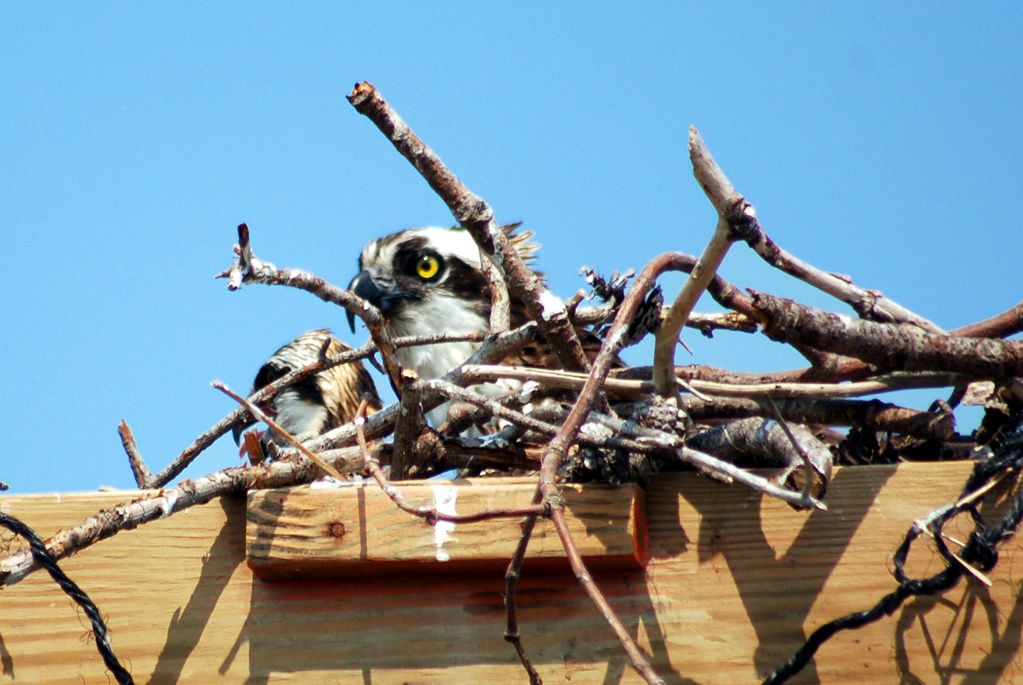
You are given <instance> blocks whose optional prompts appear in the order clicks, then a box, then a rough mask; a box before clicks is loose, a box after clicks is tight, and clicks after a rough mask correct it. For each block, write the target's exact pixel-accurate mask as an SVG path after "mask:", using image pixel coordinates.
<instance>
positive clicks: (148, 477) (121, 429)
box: [117, 419, 153, 490]
mask: <svg viewBox="0 0 1023 685" xmlns="http://www.w3.org/2000/svg"><path fill="white" fill-rule="evenodd" d="M117 433H118V434H119V435H120V436H121V444H122V445H124V451H125V453H126V454H127V455H128V464H129V465H130V466H131V473H132V475H133V476H135V483H136V484H137V485H138V486H139V489H140V490H145V489H146V488H148V487H149V484H150V483H151V482H152V480H153V474H152V473H150V472H149V467H147V466H146V462H145V460H143V459H142V453H141V452H139V447H138V444H137V443H136V442H135V435H134V434H133V433H132V432H131V426H129V425H128V422H127V421H125V420H124V419H121V422H120V423H119V424H117Z"/></svg>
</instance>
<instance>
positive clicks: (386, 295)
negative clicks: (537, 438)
mask: <svg viewBox="0 0 1023 685" xmlns="http://www.w3.org/2000/svg"><path fill="white" fill-rule="evenodd" d="M518 228H519V224H511V225H508V226H504V227H503V230H504V232H505V235H507V236H508V238H509V240H510V241H511V244H512V245H513V246H514V247H515V249H516V250H517V251H518V253H519V256H520V257H522V259H523V260H524V261H525V262H526V263H527V264H529V263H530V262H531V261H532V260H533V257H534V255H535V254H536V251H537V250H538V249H539V245H537V244H536V243H534V242H531V238H532V237H533V233H532V232H531V231H518ZM349 288H350V289H351V290H352V291H354V292H355V294H356V295H358V296H359V297H362V298H363V299H365V300H367V301H369V302H370V303H371V304H373V305H374V306H376V307H377V308H378V309H379V310H380V313H381V314H382V315H383V317H384V326H385V328H386V330H387V333H388V335H390V336H391V337H392V338H397V337H404V336H431V335H438V334H442V333H448V334H459V333H487V332H488V331H489V329H490V303H491V295H490V284H489V282H488V281H487V278H486V276H484V275H483V273H482V272H481V270H480V252H479V248H478V247H477V246H476V243H475V242H474V241H473V239H472V236H471V235H469V233H468V231H466V230H464V229H462V228H453V229H448V228H437V227H428V228H410V229H407V230H404V231H399V232H397V233H392V234H390V235H387V236H384V237H382V238H378V239H376V240H373V241H371V242H370V243H368V244H367V245H366V246H365V247H364V248H363V250H362V254H361V255H360V257H359V274H358V275H357V276H356V277H355V278H354V279H353V280H352V283H351V285H350V286H349ZM510 313H511V325H512V327H516V326H520V325H522V324H524V323H526V322H527V321H528V314H527V311H526V306H525V304H524V303H523V302H521V301H520V300H518V299H517V298H516V297H515V296H514V295H511V312H510ZM348 322H349V324H351V325H352V330H353V331H354V330H355V317H354V316H353V315H352V314H351V313H349V314H348ZM587 337H588V338H589V340H586V339H584V345H585V344H586V343H587V342H588V343H590V346H591V347H594V351H595V347H596V346H593V345H592V343H593V342H597V343H599V341H594V340H593V338H594V336H592V335H588V336H587ZM479 346H480V343H476V342H448V343H441V344H435V345H419V346H415V347H403V348H400V349H399V350H398V352H397V356H398V363H399V364H400V365H401V366H403V367H405V368H410V369H413V370H415V371H416V373H418V374H419V377H420V378H424V379H429V378H436V377H438V376H441V375H443V374H445V373H447V372H448V371H450V370H451V369H453V368H454V367H456V366H458V365H459V364H461V363H462V362H464V361H465V360H466V359H467V358H468V357H469V356H470V355H471V354H472V353H473V352H474V351H476V349H477V348H478V347H479ZM597 346H599V345H597ZM505 363H511V364H522V365H526V366H535V367H540V368H554V367H557V366H558V364H557V361H556V358H555V356H554V354H553V352H552V351H551V350H549V349H546V348H545V345H544V344H543V343H537V344H531V345H528V346H527V347H526V348H524V349H523V350H522V351H521V352H520V353H519V355H517V356H516V357H515V358H513V359H506V360H505ZM519 386H520V384H519V383H518V382H517V381H510V380H507V381H500V382H497V383H486V384H484V385H482V386H478V387H477V389H478V390H481V391H483V392H484V393H485V394H488V395H491V396H500V395H504V394H506V393H508V392H510V391H515V390H518V388H519ZM446 415H447V407H446V405H441V406H440V407H437V408H436V409H434V410H433V411H432V412H430V414H429V417H430V420H431V422H432V423H433V424H434V425H439V423H440V422H441V421H442V420H443V419H444V417H445V416H446Z"/></svg>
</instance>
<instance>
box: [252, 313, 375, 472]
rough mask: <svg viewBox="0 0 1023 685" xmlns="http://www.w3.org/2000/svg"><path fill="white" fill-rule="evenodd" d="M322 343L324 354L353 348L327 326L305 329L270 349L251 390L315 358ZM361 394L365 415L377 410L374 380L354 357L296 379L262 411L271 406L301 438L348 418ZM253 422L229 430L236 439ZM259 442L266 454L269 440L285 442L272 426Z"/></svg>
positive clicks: (278, 418) (271, 411) (275, 415)
mask: <svg viewBox="0 0 1023 685" xmlns="http://www.w3.org/2000/svg"><path fill="white" fill-rule="evenodd" d="M324 345H326V350H325V351H324V353H325V354H326V355H327V356H334V355H337V354H340V353H342V352H346V351H348V350H350V349H351V348H350V347H349V346H348V345H345V344H344V343H343V342H341V341H340V340H338V339H337V338H335V337H334V336H333V335H331V333H330V331H328V330H325V329H322V328H321V329H317V330H312V331H306V332H305V333H303V334H302V335H300V336H298V337H297V338H295V339H294V340H292V341H291V342H289V343H288V344H287V345H285V346H283V347H282V348H280V349H279V350H277V351H276V352H274V353H273V355H272V356H271V357H270V359H268V360H267V361H266V363H265V364H263V366H261V367H260V368H259V371H258V372H257V373H256V379H255V380H254V381H253V382H252V392H255V391H257V390H259V389H261V388H263V387H264V386H266V385H267V384H269V383H272V382H273V381H275V380H277V379H278V378H281V377H282V376H284V375H285V374H287V373H288V372H290V371H293V370H295V369H300V368H302V367H303V366H305V365H306V364H309V363H311V362H314V361H316V360H317V359H318V358H319V355H320V351H321V350H323V349H324ZM250 394H251V393H250ZM363 397H365V398H367V399H368V400H369V405H368V406H367V410H366V411H367V414H372V413H373V412H375V411H377V410H379V409H380V406H381V405H380V398H379V397H378V396H377V390H376V386H375V385H374V384H373V379H372V378H371V377H370V375H369V373H368V372H367V371H366V368H365V367H364V366H363V365H362V362H352V363H350V364H341V365H340V366H335V367H333V368H330V369H327V370H326V371H321V372H320V373H318V374H316V375H315V376H310V377H308V378H306V379H304V380H301V381H299V382H298V383H295V384H294V385H292V386H290V387H289V388H287V389H285V390H283V391H281V392H279V393H277V395H275V396H274V398H273V399H272V400H270V402H269V406H268V407H261V408H262V409H263V410H264V411H268V410H269V411H268V413H269V414H270V415H271V416H272V417H273V418H274V420H275V421H276V422H277V423H278V424H280V426H281V427H282V428H283V429H284V430H286V431H288V432H289V433H290V434H291V435H293V436H294V437H295V438H296V439H298V441H299V442H302V441H305V440H308V439H310V438H314V437H316V436H318V435H321V434H323V433H326V432H327V431H328V430H330V429H332V428H336V427H338V426H340V425H342V424H345V423H348V422H349V421H351V420H352V419H353V418H354V417H355V412H356V410H358V408H359V403H360V401H361V400H362V398H363ZM253 423H255V421H253V420H250V421H249V422H248V423H246V424H245V425H236V426H235V427H234V428H233V429H232V432H233V434H234V441H235V442H236V443H237V442H238V441H239V439H240V437H241V434H242V432H243V431H244V430H245V429H246V428H248V427H249V426H251V425H252V424H253ZM260 442H261V444H262V446H263V451H264V453H266V451H267V447H268V446H269V444H270V443H274V444H276V445H278V446H281V447H283V446H287V443H286V441H285V440H284V439H283V438H281V437H280V436H279V435H276V434H274V432H273V431H272V430H268V431H267V432H266V434H264V435H263V437H262V439H261V441H260Z"/></svg>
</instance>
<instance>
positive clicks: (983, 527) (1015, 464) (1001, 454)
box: [764, 420, 1023, 685]
mask: <svg viewBox="0 0 1023 685" xmlns="http://www.w3.org/2000/svg"><path fill="white" fill-rule="evenodd" d="M1021 466H1023V420H1019V421H1018V423H1017V426H1016V427H1015V431H1013V433H1012V435H1011V436H1010V437H1009V439H1008V440H1007V441H1006V442H1005V443H1004V444H1003V445H1002V446H1001V447H999V449H998V450H996V452H995V454H994V455H992V456H991V457H990V458H989V459H987V460H985V461H982V462H978V463H977V464H976V465H975V466H974V467H973V471H972V472H971V473H970V477H969V478H968V479H967V481H966V485H965V486H964V487H963V490H962V495H960V497H959V499H962V498H963V497H964V496H965V495H968V494H970V493H971V492H974V491H976V490H977V489H978V488H980V487H982V486H983V485H984V484H986V483H987V482H989V481H990V480H991V479H992V478H993V477H995V476H996V475H997V474H999V473H1002V472H1004V471H1005V470H1007V469H1019V468H1020V467H1021ZM962 511H969V512H970V515H971V516H972V517H973V521H974V526H975V528H974V531H973V532H972V533H970V539H969V541H968V542H967V543H966V546H965V547H964V548H963V550H962V552H961V554H960V558H962V559H963V561H965V562H967V563H975V564H977V565H978V566H979V567H980V569H981V570H982V571H985V572H986V571H990V570H991V569H992V568H994V566H995V564H997V563H998V548H997V545H998V544H999V543H1001V542H1002V541H1003V540H1005V539H1006V538H1008V537H1010V536H1011V535H1012V534H1013V533H1015V532H1016V529H1017V528H1018V527H1019V524H1020V520H1021V519H1023V490H1020V491H1018V492H1017V493H1016V495H1015V496H1014V497H1013V498H1012V504H1011V505H1010V506H1009V509H1008V511H1007V512H1006V514H1005V516H1003V517H1002V520H1001V521H999V522H998V525H996V526H995V527H993V528H989V527H988V526H987V523H986V522H985V520H984V517H983V516H982V515H981V513H980V511H979V510H978V509H977V506H976V503H975V502H974V503H970V504H967V505H962V506H950V507H947V508H946V509H945V510H944V511H942V512H941V513H940V514H939V515H937V516H935V517H934V520H933V521H932V522H931V523H930V524H929V526H928V528H930V530H931V531H933V532H934V542H935V547H937V549H938V553H939V554H940V555H941V556H942V558H944V560H945V564H946V566H945V570H943V571H940V572H938V573H936V574H934V575H933V576H931V577H930V578H923V579H910V578H907V577H906V573H905V563H906V558H907V557H908V556H909V549H910V547H911V546H912V544H913V541H914V540H916V538H918V537H919V536H920V535H921V533H923V532H924V531H923V530H921V529H920V528H919V527H918V526H916V525H914V526H913V527H912V528H910V529H909V531H907V533H906V536H905V538H904V539H903V541H902V544H901V545H899V548H898V549H897V550H896V551H895V554H894V556H893V558H892V561H893V564H894V566H895V569H894V575H895V579H896V580H898V581H899V586H898V587H897V588H896V589H895V591H893V592H890V593H889V594H887V595H885V596H884V597H882V598H881V599H880V601H878V602H877V604H875V605H874V606H873V607H871V608H870V609H867V610H865V611H858V612H855V613H852V614H847V615H845V616H842V617H841V618H837V619H835V620H834V621H831V622H830V623H825V624H824V625H822V626H821V627H819V628H818V629H817V630H815V631H813V633H811V634H810V637H808V638H807V639H806V642H805V643H803V646H802V647H800V648H799V649H798V650H796V652H795V654H793V655H792V656H791V657H790V658H789V660H788V661H786V662H785V663H784V664H782V665H781V666H780V667H779V668H778V669H777V670H776V671H775V672H774V673H772V674H771V675H770V676H769V677H768V678H767V679H766V680H765V681H764V685H780V683H784V682H785V681H787V680H788V679H789V678H791V677H792V676H794V675H796V674H797V673H799V672H800V671H801V670H802V669H803V668H804V667H805V666H806V665H807V664H808V663H809V662H810V659H812V658H813V656H814V654H816V653H817V650H818V649H820V646H821V645H823V644H824V643H825V642H827V641H828V639H830V638H831V637H832V636H833V635H835V634H836V633H838V632H839V631H842V630H849V629H853V628H859V627H861V626H864V625H866V624H868V623H873V622H874V621H877V620H878V619H880V618H882V617H884V616H890V615H891V614H893V613H894V612H895V611H896V610H897V609H898V608H899V607H900V606H901V605H902V603H903V602H905V601H906V600H907V599H909V598H910V597H915V596H917V595H932V594H935V593H938V592H944V591H945V590H948V589H949V588H951V587H953V586H954V585H955V584H956V583H958V582H959V579H960V578H962V576H963V574H964V573H965V571H964V569H963V567H962V564H961V563H960V562H959V561H958V560H957V559H955V557H953V556H952V553H951V552H950V551H949V549H948V547H947V546H946V545H945V541H944V539H943V538H942V536H941V529H942V527H943V526H944V525H945V523H947V522H948V521H950V520H951V519H953V518H955V517H956V516H957V515H958V514H959V513H961V512H962Z"/></svg>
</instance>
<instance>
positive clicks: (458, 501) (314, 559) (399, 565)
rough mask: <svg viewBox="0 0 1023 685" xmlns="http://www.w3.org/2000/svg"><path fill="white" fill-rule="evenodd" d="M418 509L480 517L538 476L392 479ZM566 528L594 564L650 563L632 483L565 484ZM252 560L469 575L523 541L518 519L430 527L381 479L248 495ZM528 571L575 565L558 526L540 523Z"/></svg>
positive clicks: (500, 561)
mask: <svg viewBox="0 0 1023 685" xmlns="http://www.w3.org/2000/svg"><path fill="white" fill-rule="evenodd" d="M395 487H397V488H398V490H399V491H400V492H401V493H402V494H403V495H404V497H405V499H406V501H407V502H408V503H409V504H411V505H412V506H417V507H418V506H423V507H430V508H437V507H439V508H440V510H441V511H445V512H446V513H450V514H474V513H477V512H481V511H488V510H494V509H511V508H518V507H523V506H527V505H529V503H530V501H531V500H532V497H533V493H534V492H535V491H536V481H535V480H528V479H523V480H512V479H501V480H500V481H499V482H495V479H475V480H465V481H458V482H452V481H433V482H430V483H424V482H423V481H407V482H404V483H398V484H396V485H395ZM561 494H562V496H563V497H564V498H565V507H566V511H567V519H568V523H569V527H570V529H571V531H572V536H573V539H574V540H575V541H576V543H577V545H578V547H579V552H580V553H581V554H582V556H583V559H584V560H586V561H587V562H588V563H589V564H590V565H591V566H592V567H593V568H621V569H630V568H631V569H633V570H635V569H639V568H642V567H643V566H644V565H645V563H646V546H647V540H646V537H647V530H646V523H645V519H646V515H645V513H644V510H643V506H644V499H645V498H644V495H643V489H642V488H641V487H639V486H638V485H634V484H628V485H623V486H621V487H613V486H606V485H589V486H580V485H568V486H565V487H564V488H562V491H561ZM246 514H247V528H246V546H247V559H248V563H249V566H250V567H251V568H252V570H253V571H254V572H255V573H256V575H257V576H259V577H260V578H263V579H266V580H270V579H282V578H298V577H338V576H376V575H382V574H384V573H388V574H402V573H405V574H416V573H445V574H450V573H456V572H458V573H469V572H472V571H477V570H499V569H502V568H504V567H505V566H507V565H508V559H509V558H510V557H511V555H512V554H513V553H514V551H515V548H516V546H517V545H518V543H519V538H520V537H521V533H522V529H521V526H520V522H521V517H517V518H502V519H495V520H492V521H488V522H486V523H478V522H477V523H453V522H444V521H441V522H438V523H437V525H430V524H429V523H427V522H426V521H425V520H424V519H422V518H416V517H413V516H411V515H409V514H408V513H406V512H404V511H401V510H400V509H398V508H397V507H396V506H395V505H394V503H393V502H392V501H391V500H390V498H388V497H387V495H385V494H384V493H383V491H381V490H380V488H379V487H378V486H377V484H376V483H374V482H364V483H360V484H358V485H353V486H346V487H340V488H336V489H329V490H327V489H316V490H313V489H310V488H309V487H299V488H281V489H276V490H259V491H255V492H252V493H249V501H248V507H247V509H246ZM527 559H528V560H529V561H527V564H528V566H527V567H526V568H527V569H528V570H530V571H532V570H540V569H541V568H547V569H549V568H561V569H566V570H567V569H568V561H567V559H565V553H564V548H563V547H562V545H561V541H560V540H559V539H558V535H557V532H556V531H555V530H554V526H553V524H551V523H550V522H549V521H546V520H544V521H540V522H538V524H537V526H536V527H535V528H534V531H533V537H532V538H531V542H530V545H529V549H528V554H527Z"/></svg>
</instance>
